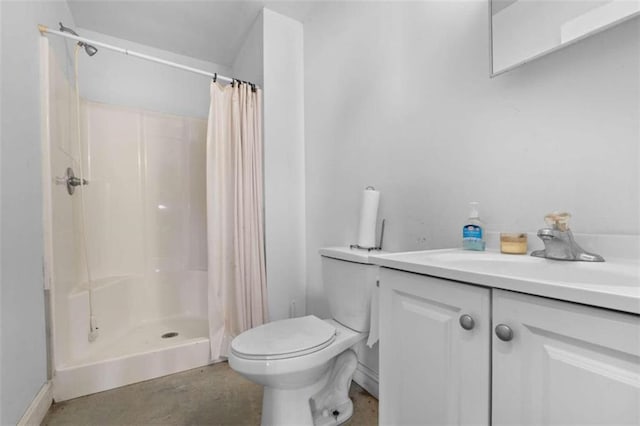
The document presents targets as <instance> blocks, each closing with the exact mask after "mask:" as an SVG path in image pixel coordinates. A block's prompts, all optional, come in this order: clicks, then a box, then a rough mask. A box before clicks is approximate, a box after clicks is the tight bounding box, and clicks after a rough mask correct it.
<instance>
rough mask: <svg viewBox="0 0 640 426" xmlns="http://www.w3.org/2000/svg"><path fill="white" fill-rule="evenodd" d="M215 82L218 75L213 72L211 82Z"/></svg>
mask: <svg viewBox="0 0 640 426" xmlns="http://www.w3.org/2000/svg"><path fill="white" fill-rule="evenodd" d="M216 81H218V73H217V72H214V73H213V82H214V83H215V82H216Z"/></svg>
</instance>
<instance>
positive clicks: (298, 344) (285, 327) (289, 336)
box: [231, 315, 336, 361]
mask: <svg viewBox="0 0 640 426" xmlns="http://www.w3.org/2000/svg"><path fill="white" fill-rule="evenodd" d="M335 338H336V328H335V327H334V326H333V325H331V324H330V323H328V322H326V321H323V320H321V319H319V318H317V317H315V316H313V315H308V316H306V317H299V318H290V319H285V320H280V321H274V322H271V323H268V324H264V325H261V326H259V327H256V328H253V329H251V330H248V331H246V332H244V333H242V334H241V335H239V336H238V337H236V338H235V339H233V341H232V342H231V352H232V353H233V355H235V356H237V357H239V358H243V359H247V360H264V361H268V360H280V359H288V358H295V357H300V356H304V355H308V354H311V353H313V352H317V351H320V350H322V349H324V348H326V347H327V346H329V345H331V344H332V343H333V341H334V340H335Z"/></svg>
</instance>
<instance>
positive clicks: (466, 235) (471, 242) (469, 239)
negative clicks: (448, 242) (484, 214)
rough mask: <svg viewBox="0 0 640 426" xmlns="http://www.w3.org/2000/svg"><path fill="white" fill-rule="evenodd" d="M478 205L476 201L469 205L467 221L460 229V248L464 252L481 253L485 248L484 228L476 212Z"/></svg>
mask: <svg viewBox="0 0 640 426" xmlns="http://www.w3.org/2000/svg"><path fill="white" fill-rule="evenodd" d="M479 204H480V203H478V202H477V201H472V202H471V203H469V207H470V212H469V219H467V223H466V224H465V225H464V227H463V228H462V248H463V249H465V250H477V251H483V250H484V248H485V242H484V229H483V228H484V226H483V224H482V222H481V221H480V213H479V212H478V205H479Z"/></svg>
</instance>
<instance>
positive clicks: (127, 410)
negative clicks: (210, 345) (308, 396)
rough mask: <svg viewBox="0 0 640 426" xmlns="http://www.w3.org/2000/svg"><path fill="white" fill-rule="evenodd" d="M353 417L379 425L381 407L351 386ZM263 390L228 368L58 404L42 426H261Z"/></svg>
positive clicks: (200, 370) (356, 422) (204, 370)
mask: <svg viewBox="0 0 640 426" xmlns="http://www.w3.org/2000/svg"><path fill="white" fill-rule="evenodd" d="M350 396H351V399H352V400H353V405H354V413H353V416H352V417H351V419H350V420H349V421H348V422H347V423H345V424H347V425H353V426H356V425H357V426H361V425H362V426H365V425H366V426H374V425H377V424H378V401H377V400H376V399H375V398H374V397H372V396H371V395H369V394H368V393H367V392H366V391H365V390H364V389H362V388H361V387H360V386H358V385H357V384H355V383H353V384H352V386H351V391H350ZM261 411H262V387H261V386H259V385H256V384H254V383H252V382H250V381H248V380H246V379H245V378H243V377H242V376H240V375H239V374H237V373H236V372H234V371H233V370H232V369H231V368H229V365H228V364H227V363H226V362H223V363H219V364H214V365H210V366H207V367H203V368H196V369H194V370H189V371H185V372H183V373H178V374H172V375H171V376H166V377H161V378H159V379H154V380H149V381H146V382H142V383H136V384H133V385H130V386H125V387H122V388H119V389H114V390H110V391H106V392H100V393H97V394H93V395H88V396H84V397H81V398H76V399H72V400H70V401H64V402H60V403H57V404H54V405H53V406H51V408H50V409H49V412H48V413H47V415H46V417H45V418H44V420H43V422H42V424H43V425H45V426H49V425H50V426H56V425H149V424H154V425H259V424H260V413H261Z"/></svg>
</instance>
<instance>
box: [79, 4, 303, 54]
mask: <svg viewBox="0 0 640 426" xmlns="http://www.w3.org/2000/svg"><path fill="white" fill-rule="evenodd" d="M68 3H69V7H70V9H71V13H72V15H73V18H74V20H75V25H76V27H80V28H85V29H88V30H92V31H96V32H100V33H104V34H108V35H111V36H114V37H118V38H122V39H125V40H130V41H133V42H136V43H141V44H146V45H148V46H152V47H156V48H159V49H164V50H168V51H171V52H174V53H179V54H181V55H185V56H191V57H194V58H198V59H202V60H206V61H210V62H215V63H218V64H222V65H227V66H231V65H232V64H233V60H234V59H235V57H236V53H237V52H238V51H239V49H240V47H241V46H242V42H243V41H244V39H245V37H246V36H247V34H248V32H249V29H250V28H251V24H253V22H254V20H255V19H256V17H257V16H258V14H259V12H260V10H262V8H263V7H267V8H269V9H271V10H273V11H275V12H278V13H281V14H283V15H287V16H289V17H291V18H293V19H296V20H298V21H301V22H304V20H305V18H306V17H307V16H308V15H309V13H310V12H311V10H312V9H313V8H314V7H315V2H311V1H245V0H235V1H230V0H226V1H219V0H199V1H192V0H183V1H179V0H172V1H171V0H169V1H168V0H156V1H149V0H146V1H139V0H135V1H112V0H68Z"/></svg>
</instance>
